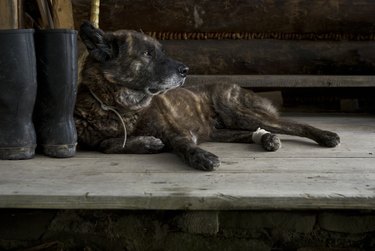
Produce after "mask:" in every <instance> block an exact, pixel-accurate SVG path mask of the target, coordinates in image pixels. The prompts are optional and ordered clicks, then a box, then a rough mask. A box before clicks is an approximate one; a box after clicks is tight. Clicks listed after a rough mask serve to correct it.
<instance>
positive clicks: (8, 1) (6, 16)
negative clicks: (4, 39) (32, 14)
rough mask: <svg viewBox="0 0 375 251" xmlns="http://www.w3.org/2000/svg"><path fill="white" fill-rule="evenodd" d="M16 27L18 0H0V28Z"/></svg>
mask: <svg viewBox="0 0 375 251" xmlns="http://www.w3.org/2000/svg"><path fill="white" fill-rule="evenodd" d="M17 28H18V0H3V1H0V29H17Z"/></svg>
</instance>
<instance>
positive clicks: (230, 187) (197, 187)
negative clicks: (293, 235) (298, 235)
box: [0, 114, 375, 210]
mask: <svg viewBox="0 0 375 251" xmlns="http://www.w3.org/2000/svg"><path fill="white" fill-rule="evenodd" d="M289 117H290V118H292V119H295V120H297V121H301V122H306V123H309V124H312V125H315V126H318V127H321V128H325V129H328V130H333V131H336V132H337V133H339V135H340V136H341V140H342V143H341V145H340V146H339V147H337V148H322V147H319V146H318V145H316V144H315V143H314V142H312V141H310V140H307V139H302V138H297V137H292V136H285V135H281V139H282V142H283V146H282V148H281V149H280V150H279V151H277V152H264V151H263V150H262V149H260V147H259V146H258V145H248V144H222V143H205V144H203V145H202V146H203V148H205V149H207V150H209V151H211V152H213V153H215V154H217V155H218V156H220V157H221V160H222V165H221V167H220V168H219V169H218V170H217V171H214V172H202V171H196V170H192V169H191V168H189V167H188V166H187V165H185V164H184V163H183V162H182V161H181V160H180V159H179V158H177V157H176V156H175V155H173V154H171V153H164V154H156V155H105V154H101V153H98V152H78V154H77V156H76V157H75V158H71V159H52V158H48V157H44V156H37V157H36V158H34V159H32V160H27V161H1V162H0V172H1V176H0V208H28V209H32V208H43V209H46V208H49V209H160V210H166V209H186V210H244V209H246V210H250V209H264V210H267V209H287V210H289V209H374V208H375V145H374V142H375V117H374V116H367V115H366V116H365V115H345V114H340V115H309V116H306V115H293V116H289Z"/></svg>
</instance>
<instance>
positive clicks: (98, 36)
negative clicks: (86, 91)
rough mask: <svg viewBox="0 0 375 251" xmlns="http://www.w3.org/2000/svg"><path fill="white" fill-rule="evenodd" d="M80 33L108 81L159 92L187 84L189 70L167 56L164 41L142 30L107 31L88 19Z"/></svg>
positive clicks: (153, 93)
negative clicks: (98, 27) (162, 44)
mask: <svg viewBox="0 0 375 251" xmlns="http://www.w3.org/2000/svg"><path fill="white" fill-rule="evenodd" d="M80 36H81V38H82V40H83V42H84V43H85V45H86V47H87V49H88V52H89V56H90V58H92V59H93V60H95V61H96V62H97V63H98V64H100V67H98V68H99V69H100V70H101V71H102V75H103V76H104V78H105V79H106V80H108V82H110V83H112V84H114V85H116V86H118V87H126V88H128V89H131V90H132V91H135V92H137V93H143V94H145V95H150V96H153V95H156V94H159V93H163V92H165V91H168V90H170V89H173V88H176V87H179V86H181V85H183V84H184V81H185V78H186V74H187V72H188V70H189V68H188V67H187V66H185V65H184V64H182V63H180V62H178V61H175V60H173V59H171V58H169V57H167V56H166V54H165V53H164V51H163V49H162V46H161V44H160V43H159V42H158V41H157V40H155V39H153V38H152V37H150V36H147V35H145V34H143V33H140V32H135V31H128V30H120V31H116V32H103V31H102V30H100V29H96V28H94V27H93V26H92V25H91V24H90V23H89V22H84V23H83V24H82V25H81V28H80Z"/></svg>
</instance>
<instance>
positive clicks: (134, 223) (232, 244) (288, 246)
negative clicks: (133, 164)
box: [0, 210, 375, 251]
mask: <svg viewBox="0 0 375 251" xmlns="http://www.w3.org/2000/svg"><path fill="white" fill-rule="evenodd" d="M0 222H1V224H0V250H29V251H36V250H87V251H89V250H90V251H91V250H111V251H115V250H129V251H130V250H147V251H148V250H171V251H174V250H178V251H180V250H181V251H184V250H188V251H194V250H228V251H232V250H233V251H238V250H254V251H257V250H259V251H280V250H287V251H371V250H375V212H367V211H366V212H358V211H221V212H215V211H188V212H187V211H127V210H123V211H118V210H116V211H113V210H109V211H102V210H93V211H88V210H85V211H83V210H0Z"/></svg>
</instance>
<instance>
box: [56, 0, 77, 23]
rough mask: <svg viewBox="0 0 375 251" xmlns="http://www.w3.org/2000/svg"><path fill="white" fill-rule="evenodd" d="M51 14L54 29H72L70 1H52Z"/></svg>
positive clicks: (72, 20)
mask: <svg viewBox="0 0 375 251" xmlns="http://www.w3.org/2000/svg"><path fill="white" fill-rule="evenodd" d="M52 14H53V22H54V25H55V28H60V29H61V28H63V29H74V19H73V9H72V1H71V0H52Z"/></svg>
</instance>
